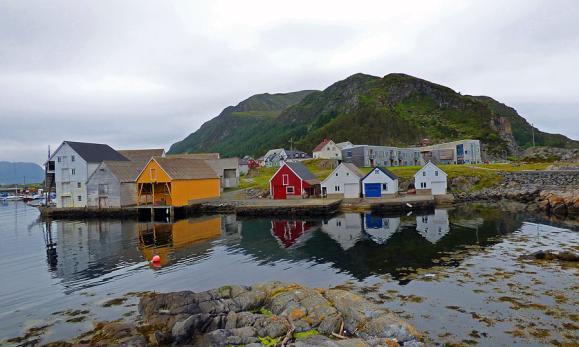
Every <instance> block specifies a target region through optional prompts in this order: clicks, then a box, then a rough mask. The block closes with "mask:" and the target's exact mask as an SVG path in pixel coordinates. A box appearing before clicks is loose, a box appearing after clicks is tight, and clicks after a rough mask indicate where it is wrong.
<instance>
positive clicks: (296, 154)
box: [285, 150, 311, 159]
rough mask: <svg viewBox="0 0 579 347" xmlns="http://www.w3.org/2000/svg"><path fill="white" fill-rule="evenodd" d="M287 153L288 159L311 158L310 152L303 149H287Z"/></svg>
mask: <svg viewBox="0 0 579 347" xmlns="http://www.w3.org/2000/svg"><path fill="white" fill-rule="evenodd" d="M285 154H287V158H288V159H299V158H311V156H310V155H309V154H307V153H306V152H302V151H288V150H285Z"/></svg>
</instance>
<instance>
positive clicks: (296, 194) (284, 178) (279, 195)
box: [269, 162, 321, 199]
mask: <svg viewBox="0 0 579 347" xmlns="http://www.w3.org/2000/svg"><path fill="white" fill-rule="evenodd" d="M269 189H270V193H271V196H272V198H274V199H300V198H309V197H317V196H319V195H320V192H321V188H320V181H319V180H318V179H317V178H316V176H314V174H313V173H311V172H310V170H308V168H306V167H305V166H304V165H303V164H302V163H299V162H284V163H283V164H282V166H281V167H280V168H279V169H278V170H277V171H276V173H275V174H274V175H273V176H272V177H271V179H270V180H269Z"/></svg>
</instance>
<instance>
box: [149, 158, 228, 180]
mask: <svg viewBox="0 0 579 347" xmlns="http://www.w3.org/2000/svg"><path fill="white" fill-rule="evenodd" d="M151 160H154V161H156V162H157V164H159V166H160V167H161V169H163V171H165V173H166V174H167V175H169V177H171V179H174V180H187V179H204V178H219V177H218V176H217V174H216V173H215V171H213V169H212V168H211V167H210V166H209V165H207V163H206V162H205V160H201V159H189V158H175V157H173V158H171V157H153V158H152V159H151ZM141 173H142V171H141ZM141 173H139V176H140V174H141Z"/></svg>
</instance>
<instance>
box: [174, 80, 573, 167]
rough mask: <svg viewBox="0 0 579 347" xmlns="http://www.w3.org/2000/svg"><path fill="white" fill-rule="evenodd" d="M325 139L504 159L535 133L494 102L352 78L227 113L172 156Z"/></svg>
mask: <svg viewBox="0 0 579 347" xmlns="http://www.w3.org/2000/svg"><path fill="white" fill-rule="evenodd" d="M511 129H512V131H511ZM323 138H332V139H333V140H334V141H336V142H340V141H346V140H348V141H351V142H353V143H359V144H374V145H397V146H404V145H415V144H417V143H418V141H419V140H421V139H423V138H428V139H430V140H431V141H432V142H434V143H438V142H445V141H451V140H458V139H465V138H473V139H480V140H481V141H482V142H483V143H484V144H485V145H486V146H487V151H488V152H489V153H491V154H504V153H512V152H514V151H516V150H517V149H518V146H521V147H527V146H529V143H530V139H531V126H530V125H529V124H528V123H527V121H526V120H525V119H524V118H522V117H521V116H519V115H518V114H517V112H516V111H515V110H514V109H512V108H510V107H508V106H506V105H503V104H501V103H499V102H497V101H495V100H493V99H492V98H489V97H483V96H476V97H475V96H463V95H461V94H459V93H456V92H455V91H453V90H452V89H450V88H448V87H445V86H441V85H438V84H434V83H431V82H428V81H425V80H422V79H419V78H415V77H412V76H408V75H404V74H389V75H386V76H385V77H383V78H379V77H375V76H370V75H364V74H355V75H352V76H350V77H348V78H347V79H345V80H343V81H339V82H336V83H334V84H332V85H331V86H330V87H328V88H326V89H325V90H324V91H302V92H297V93H289V94H275V95H269V94H260V95H255V96H252V97H251V98H249V99H247V100H245V101H243V102H242V103H240V104H239V105H237V106H235V107H228V108H226V109H225V110H224V111H223V112H222V113H221V114H220V115H219V116H218V117H216V118H214V119H212V120H211V121H209V122H207V123H205V124H204V125H203V126H202V127H201V128H200V129H199V130H198V131H196V132H195V133H193V134H191V135H189V136H188V137H187V138H186V139H185V140H183V141H181V142H179V143H176V144H175V145H173V146H172V147H171V149H170V152H172V153H180V152H204V151H218V152H220V153H222V155H224V156H235V155H237V156H240V155H244V154H254V155H262V154H263V153H265V151H267V150H268V149H270V148H275V147H287V146H289V141H290V139H293V141H294V144H295V147H297V148H298V149H301V150H304V151H307V152H309V151H311V149H312V148H313V147H314V146H315V145H317V144H318V143H319V142H320V141H321V139H323ZM535 142H536V145H537V146H539V145H546V146H558V147H578V146H579V142H578V141H574V140H571V139H568V138H566V137H565V136H563V135H553V134H547V133H543V132H540V131H538V130H535Z"/></svg>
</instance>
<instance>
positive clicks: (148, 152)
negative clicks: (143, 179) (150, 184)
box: [117, 148, 165, 164]
mask: <svg viewBox="0 0 579 347" xmlns="http://www.w3.org/2000/svg"><path fill="white" fill-rule="evenodd" d="M117 152H119V153H120V154H122V155H123V156H124V157H125V158H127V159H129V160H130V161H136V162H144V164H146V163H147V162H148V161H149V159H151V158H152V157H162V156H163V154H164V153H165V150H164V149H162V148H151V149H120V150H118V151H117Z"/></svg>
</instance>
